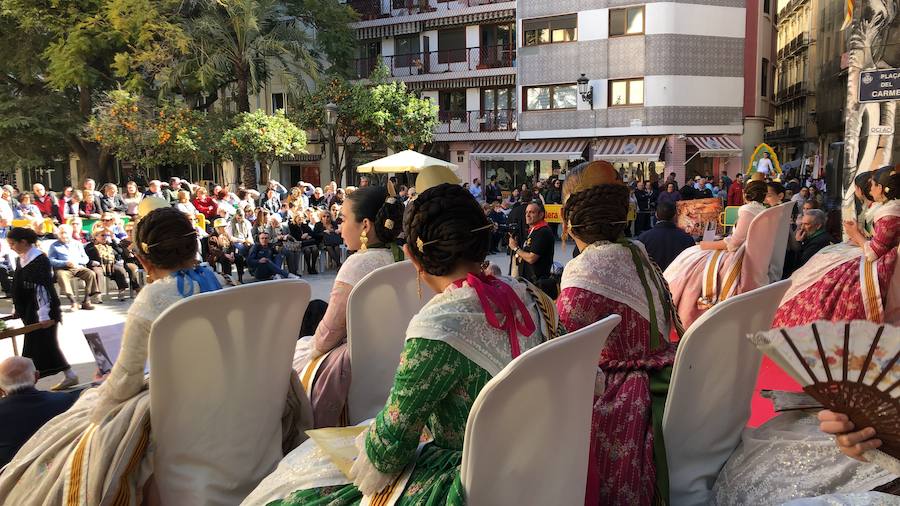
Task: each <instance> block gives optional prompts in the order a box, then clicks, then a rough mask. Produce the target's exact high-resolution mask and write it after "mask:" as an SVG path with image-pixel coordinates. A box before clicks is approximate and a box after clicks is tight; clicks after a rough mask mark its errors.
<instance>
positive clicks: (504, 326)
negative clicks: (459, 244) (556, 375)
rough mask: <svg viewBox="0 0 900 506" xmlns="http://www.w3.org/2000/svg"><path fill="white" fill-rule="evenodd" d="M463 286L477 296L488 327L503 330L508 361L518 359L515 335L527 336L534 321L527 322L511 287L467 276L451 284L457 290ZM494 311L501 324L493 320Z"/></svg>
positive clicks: (523, 310) (527, 319)
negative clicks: (508, 356)
mask: <svg viewBox="0 0 900 506" xmlns="http://www.w3.org/2000/svg"><path fill="white" fill-rule="evenodd" d="M463 283H468V284H469V286H471V287H472V288H473V289H474V290H475V293H476V294H478V300H479V302H481V308H482V309H483V310H484V316H485V318H487V322H488V324H489V325H490V326H491V327H494V328H495V329H499V330H505V331H506V334H507V335H508V336H509V350H510V353H511V354H512V358H516V357H518V356H519V355H520V354H521V353H522V348H521V347H520V346H519V339H518V337H517V334H522V335H523V336H530V335H531V334H533V333H534V331H535V326H534V320H532V319H531V314H530V313H529V312H528V310H527V309H526V308H525V304H524V303H522V300H521V299H519V296H518V295H516V292H515V291H514V290H513V289H512V287H511V286H509V285H507V284H506V283H504V282H503V281H500V280H499V279H497V278H495V277H493V276H485V275H477V274H472V273H469V275H468V276H466V279H460V280H457V281H455V282H454V283H453V285H454V286H456V287H457V288H460V287H462V285H463ZM495 311H499V312H500V313H501V314H502V315H503V316H504V319H503V322H502V323H501V322H500V321H499V320H498V319H497V314H496V313H495ZM517 313H518V314H517ZM519 316H521V317H519Z"/></svg>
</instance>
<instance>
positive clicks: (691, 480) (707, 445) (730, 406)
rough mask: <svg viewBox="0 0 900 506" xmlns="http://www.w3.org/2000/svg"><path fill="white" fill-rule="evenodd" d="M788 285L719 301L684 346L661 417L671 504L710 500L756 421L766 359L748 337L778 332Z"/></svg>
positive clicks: (695, 326)
mask: <svg viewBox="0 0 900 506" xmlns="http://www.w3.org/2000/svg"><path fill="white" fill-rule="evenodd" d="M789 286H790V281H788V280H785V281H779V282H777V283H774V284H771V285H767V286H764V287H762V288H757V289H756V290H752V291H750V292H747V293H743V294H741V295H737V296H735V297H733V298H731V299H728V300H726V301H724V302H720V303H719V304H716V305H715V306H713V307H712V309H710V310H709V311H707V312H706V313H704V314H703V315H702V316H700V318H698V319H697V321H695V322H694V324H693V325H691V328H690V329H688V331H687V333H686V334H685V335H684V337H683V338H682V339H681V342H680V343H679V344H678V351H677V352H676V354H675V366H674V368H673V371H672V379H671V381H670V383H669V395H668V398H667V399H666V408H665V412H664V414H663V436H664V437H665V442H666V456H667V459H668V463H669V498H670V501H671V504H677V505H679V506H681V505H705V504H708V503H709V499H710V493H711V491H712V488H713V484H715V481H716V477H717V476H718V475H719V471H720V470H721V469H722V466H724V465H725V461H726V460H728V457H729V456H730V455H731V453H732V452H733V451H734V449H735V448H736V447H737V446H738V444H739V443H740V441H741V431H742V430H743V429H744V427H745V426H746V425H747V420H749V419H750V403H751V399H752V397H753V391H754V388H755V386H756V378H757V375H758V374H759V367H760V364H761V362H762V354H761V353H760V352H759V350H757V349H756V347H755V346H753V344H751V343H750V341H749V340H748V339H747V335H748V334H752V333H755V332H758V331H762V330H768V329H770V328H771V327H772V318H773V317H774V316H775V310H776V309H777V308H778V303H779V301H781V297H782V296H783V295H784V293H785V292H786V291H787V289H788V287H789Z"/></svg>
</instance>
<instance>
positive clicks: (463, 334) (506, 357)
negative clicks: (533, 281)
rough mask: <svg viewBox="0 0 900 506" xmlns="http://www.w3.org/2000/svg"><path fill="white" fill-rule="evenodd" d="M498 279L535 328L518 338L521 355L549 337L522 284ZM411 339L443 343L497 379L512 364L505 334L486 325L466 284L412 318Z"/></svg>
mask: <svg viewBox="0 0 900 506" xmlns="http://www.w3.org/2000/svg"><path fill="white" fill-rule="evenodd" d="M500 279H501V280H502V281H503V282H504V283H506V284H508V285H510V286H512V288H513V290H514V291H515V292H516V295H518V297H519V299H521V300H522V302H524V303H525V307H526V308H527V309H528V312H529V314H531V319H532V320H533V321H534V324H535V327H536V330H535V331H534V333H532V334H531V335H530V336H522V335H519V336H518V339H519V345H520V347H521V349H522V351H523V352H524V351H525V350H528V349H531V348H533V347H535V346H537V345H538V344H541V343H542V342H544V341H545V340H546V337H545V336H547V335H549V333H548V332H547V331H546V329H545V327H544V325H543V321H542V319H541V314H540V311H539V310H538V306H537V303H536V302H535V301H534V299H532V298H531V296H530V295H529V294H528V292H527V291H526V289H525V285H524V284H523V283H520V282H518V281H516V280H513V279H511V278H507V277H501V278H500ZM498 319H502V316H500V315H498ZM413 338H421V339H433V340H435V341H443V342H445V343H447V344H449V345H450V346H452V347H453V349H455V350H456V351H458V352H460V353H462V354H463V355H465V356H466V358H468V359H469V360H471V361H472V362H475V363H476V364H477V365H478V366H479V367H481V368H483V369H484V370H485V371H487V372H488V373H489V374H491V375H492V376H495V375H497V373H499V372H500V371H501V370H502V369H503V368H504V367H505V366H506V364H508V363H509V362H510V360H512V353H511V351H510V347H509V336H508V335H507V333H506V331H503V330H499V329H496V328H494V327H492V326H490V325H489V324H488V322H487V319H486V318H485V316H484V310H483V309H482V308H481V302H480V301H479V300H478V294H476V293H475V289H474V288H472V287H470V286H469V285H468V284H466V283H463V286H462V287H459V288H457V287H455V286H454V285H450V286H449V287H448V288H447V289H446V290H444V291H443V292H442V293H439V294H437V295H435V296H434V297H433V298H432V299H431V300H430V301H428V303H427V304H425V306H424V307H423V308H422V310H421V311H419V313H418V314H416V315H415V316H413V318H412V320H411V321H410V322H409V327H408V328H407V329H406V339H413Z"/></svg>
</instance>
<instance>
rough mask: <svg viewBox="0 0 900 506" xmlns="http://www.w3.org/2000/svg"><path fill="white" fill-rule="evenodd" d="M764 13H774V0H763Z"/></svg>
mask: <svg viewBox="0 0 900 506" xmlns="http://www.w3.org/2000/svg"><path fill="white" fill-rule="evenodd" d="M762 4H763V13H765V14H771V13H772V0H763V3H762Z"/></svg>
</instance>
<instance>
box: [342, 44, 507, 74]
mask: <svg viewBox="0 0 900 506" xmlns="http://www.w3.org/2000/svg"><path fill="white" fill-rule="evenodd" d="M379 58H381V60H382V61H384V64H385V65H386V66H387V68H388V70H390V73H391V77H409V76H417V75H424V74H442V73H445V72H463V71H467V70H480V69H493V68H502V67H514V66H515V65H516V48H515V47H513V46H506V45H503V46H488V47H469V48H463V49H446V50H443V51H428V52H421V53H412V54H399V55H394V56H377V57H374V58H359V59H357V60H356V78H357V79H364V78H367V77H369V76H370V75H371V74H372V71H373V70H374V69H375V65H376V64H377V62H378V59H379Z"/></svg>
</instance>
